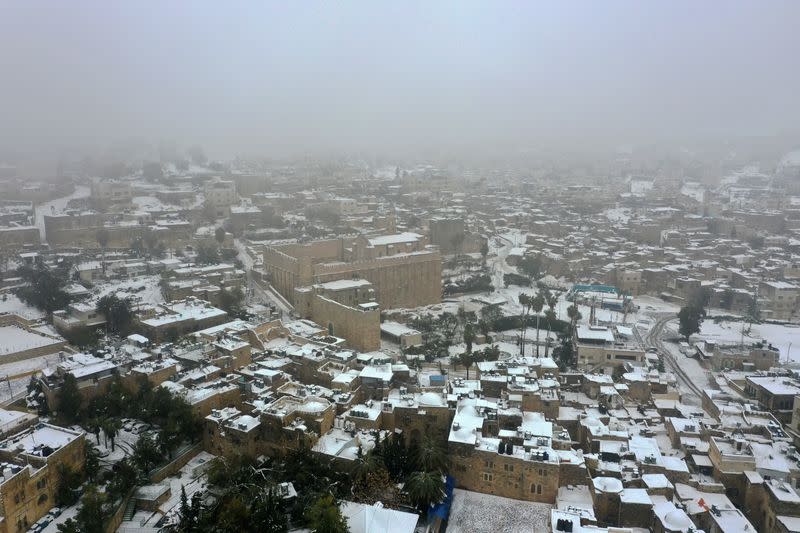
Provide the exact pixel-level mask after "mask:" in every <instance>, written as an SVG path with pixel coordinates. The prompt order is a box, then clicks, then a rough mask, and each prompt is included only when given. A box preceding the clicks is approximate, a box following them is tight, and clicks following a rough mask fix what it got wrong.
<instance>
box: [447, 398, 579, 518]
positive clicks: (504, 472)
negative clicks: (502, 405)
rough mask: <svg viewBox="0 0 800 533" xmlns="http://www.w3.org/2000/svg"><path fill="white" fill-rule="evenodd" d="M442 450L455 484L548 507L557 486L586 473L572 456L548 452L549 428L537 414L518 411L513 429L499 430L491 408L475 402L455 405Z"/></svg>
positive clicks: (494, 409)
mask: <svg viewBox="0 0 800 533" xmlns="http://www.w3.org/2000/svg"><path fill="white" fill-rule="evenodd" d="M537 415H538V416H537ZM448 450H449V454H450V462H451V468H450V471H451V475H453V477H454V478H455V479H456V486H458V487H460V488H464V489H466V490H473V491H477V492H483V493H486V494H495V495H497V496H502V497H506V498H515V499H519V500H528V501H535V502H544V503H554V502H555V499H556V496H557V494H558V488H559V487H560V486H561V485H565V484H571V483H575V482H581V481H583V480H581V479H580V478H581V477H584V476H585V475H586V471H585V469H584V468H583V467H582V464H581V461H579V460H578V456H577V454H575V453H574V452H572V451H571V450H568V449H567V450H556V449H555V448H554V439H553V425H552V423H550V422H547V421H545V420H544V417H543V416H542V415H541V414H540V413H523V415H522V421H521V424H520V425H519V426H518V427H517V428H516V429H505V428H503V427H502V422H501V420H500V417H498V406H497V404H494V403H492V402H488V401H484V400H480V399H463V400H460V401H459V403H458V406H457V408H456V413H455V416H454V418H453V422H452V425H451V428H450V434H449V437H448ZM562 454H563V455H564V456H568V457H569V463H570V466H568V467H567V468H566V469H565V470H564V472H562V469H561V466H562ZM564 464H566V463H564ZM571 467H574V468H571ZM562 474H564V475H563V476H562ZM562 477H563V478H564V479H563V480H562ZM562 481H564V482H563V483H562Z"/></svg>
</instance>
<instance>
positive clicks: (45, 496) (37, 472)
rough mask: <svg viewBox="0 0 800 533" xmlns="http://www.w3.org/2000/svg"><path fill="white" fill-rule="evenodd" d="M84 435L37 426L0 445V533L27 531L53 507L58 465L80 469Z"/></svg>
mask: <svg viewBox="0 0 800 533" xmlns="http://www.w3.org/2000/svg"><path fill="white" fill-rule="evenodd" d="M85 445H86V442H85V438H84V433H82V432H76V431H72V430H69V429H64V428H60V427H57V426H52V425H49V424H38V425H37V426H35V427H33V428H30V429H28V430H25V431H23V432H22V433H19V434H17V435H14V436H12V437H10V438H9V439H7V440H5V441H3V442H2V443H0V462H2V466H3V470H2V479H1V480H0V513H1V514H2V519H0V533H11V532H17V531H27V530H28V528H30V527H31V526H32V525H33V524H34V523H36V521H37V520H39V519H40V518H41V517H43V516H44V515H45V514H47V512H48V511H49V510H50V508H51V507H53V506H54V505H55V501H56V492H57V490H58V484H59V474H58V469H59V465H61V464H65V465H67V466H69V467H70V468H71V469H72V470H73V471H75V472H80V471H81V470H82V469H83V463H84V456H85V451H84V448H85Z"/></svg>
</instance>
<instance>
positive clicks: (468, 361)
mask: <svg viewBox="0 0 800 533" xmlns="http://www.w3.org/2000/svg"><path fill="white" fill-rule="evenodd" d="M456 361H457V363H458V364H459V365H461V366H463V367H464V370H466V371H467V379H469V369H470V367H471V366H472V364H473V363H474V362H475V357H474V355H473V354H472V353H471V352H463V353H461V354H459V355H458V357H457V358H456Z"/></svg>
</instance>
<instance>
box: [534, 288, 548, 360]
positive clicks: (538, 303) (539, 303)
mask: <svg viewBox="0 0 800 533" xmlns="http://www.w3.org/2000/svg"><path fill="white" fill-rule="evenodd" d="M544 303H545V298H544V295H543V294H542V293H541V292H539V293H537V294H536V296H535V297H534V298H533V300H531V309H532V310H533V311H535V312H536V357H539V313H541V312H542V309H544Z"/></svg>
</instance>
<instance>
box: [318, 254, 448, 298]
mask: <svg viewBox="0 0 800 533" xmlns="http://www.w3.org/2000/svg"><path fill="white" fill-rule="evenodd" d="M356 277H358V278H364V279H366V280H368V281H369V282H370V283H372V285H373V286H374V288H375V296H376V298H377V300H378V303H379V304H380V306H381V307H382V308H384V309H392V308H411V307H418V306H421V305H431V304H436V303H439V302H440V301H441V299H442V258H441V255H439V253H438V252H419V253H415V254H408V255H400V256H389V257H382V258H379V259H373V260H366V261H355V262H352V263H329V264H318V265H314V278H315V281H317V282H320V283H322V282H326V281H335V280H339V279H352V278H356Z"/></svg>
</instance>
